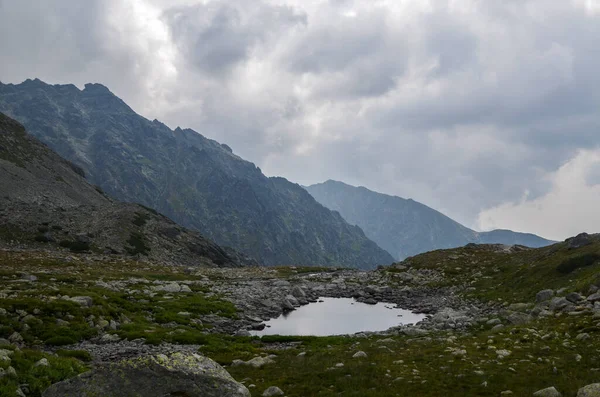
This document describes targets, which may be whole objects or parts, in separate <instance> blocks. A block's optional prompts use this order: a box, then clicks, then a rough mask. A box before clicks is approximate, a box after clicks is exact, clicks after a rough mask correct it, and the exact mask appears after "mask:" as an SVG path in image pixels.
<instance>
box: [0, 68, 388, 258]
mask: <svg viewBox="0 0 600 397" xmlns="http://www.w3.org/2000/svg"><path fill="white" fill-rule="evenodd" d="M0 111H1V112H4V113H6V114H7V115H9V116H10V117H13V118H15V119H17V120H18V121H19V122H21V123H22V124H24V125H25V127H26V128H27V130H28V131H29V132H30V133H31V134H32V135H34V136H35V137H37V138H38V139H39V140H41V141H42V142H44V143H45V144H47V145H48V146H49V147H50V148H52V149H53V150H55V151H56V152H57V153H58V154H60V155H61V156H62V157H64V158H65V159H67V160H69V161H71V162H72V163H74V164H76V166H77V167H78V168H81V169H82V170H83V172H85V174H86V176H87V178H88V180H89V181H90V182H91V183H93V184H96V185H98V186H100V187H101V188H102V190H103V191H104V192H106V194H107V195H108V196H110V197H114V198H116V199H119V200H123V201H128V202H135V203H141V204H143V205H145V206H147V207H150V208H153V209H155V210H157V211H158V212H160V213H162V214H164V215H166V216H167V217H169V218H171V219H173V220H174V221H176V222H177V223H179V224H180V225H182V226H185V227H188V228H191V229H195V230H198V231H199V232H201V233H202V234H203V235H204V236H206V237H208V238H209V239H211V240H213V241H215V242H216V243H217V244H219V245H221V246H227V247H233V248H234V249H236V250H239V251H240V252H242V253H244V254H246V255H249V256H251V257H253V258H256V259H257V260H258V262H259V263H261V264H264V265H292V264H297V265H325V266H328V265H343V266H348V267H356V268H364V269H367V268H373V267H374V266H376V265H380V264H390V263H392V262H393V260H394V258H393V257H392V256H391V255H390V254H389V253H388V252H386V251H385V250H383V249H382V248H380V247H379V246H378V245H377V244H376V243H374V242H373V241H371V240H370V239H369V238H367V237H366V236H365V234H364V233H363V231H362V230H361V228H360V227H358V226H354V225H350V224H348V223H347V222H346V221H345V220H344V219H343V218H342V217H341V216H340V215H339V214H338V213H336V212H333V211H330V210H329V209H327V208H325V207H324V206H322V205H321V204H319V203H318V202H317V201H316V200H315V199H314V198H313V197H312V196H311V195H310V194H308V193H307V192H306V190H304V189H303V188H302V187H301V186H299V185H297V184H294V183H291V182H289V181H287V180H286V179H284V178H268V177H266V176H265V175H263V174H262V172H261V170H260V169H259V168H257V167H256V166H255V165H254V164H252V163H250V162H248V161H245V160H243V159H242V158H240V157H238V156H237V155H235V154H234V153H233V152H232V150H231V149H230V148H229V147H228V146H227V145H222V144H220V143H218V142H216V141H214V140H210V139H207V138H205V137H203V136H202V135H200V134H199V133H197V132H195V131H192V130H189V129H180V128H176V129H175V130H171V129H170V128H168V127H167V126H166V125H164V124H162V123H161V122H159V121H157V120H154V121H150V120H148V119H145V118H144V117H141V116H140V115H138V114H136V113H135V112H134V111H133V110H132V109H131V108H130V107H129V106H127V105H126V104H125V102H123V101H122V100H121V99H119V98H118V97H116V96H115V95H114V94H112V93H111V92H110V91H109V89H108V88H106V87H104V86H102V85H99V84H87V85H86V86H85V89H83V90H80V89H78V88H77V87H75V86H74V85H49V84H46V83H44V82H42V81H40V80H37V79H36V80H27V81H25V82H23V83H22V84H18V85H13V84H2V83H0Z"/></svg>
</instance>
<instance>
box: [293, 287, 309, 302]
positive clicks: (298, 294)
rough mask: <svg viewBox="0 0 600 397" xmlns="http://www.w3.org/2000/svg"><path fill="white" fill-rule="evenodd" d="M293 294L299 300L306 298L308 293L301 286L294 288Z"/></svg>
mask: <svg viewBox="0 0 600 397" xmlns="http://www.w3.org/2000/svg"><path fill="white" fill-rule="evenodd" d="M292 295H293V296H294V297H295V298H296V299H298V301H302V300H306V293H305V292H304V290H303V289H302V288H300V287H299V286H295V287H294V288H292Z"/></svg>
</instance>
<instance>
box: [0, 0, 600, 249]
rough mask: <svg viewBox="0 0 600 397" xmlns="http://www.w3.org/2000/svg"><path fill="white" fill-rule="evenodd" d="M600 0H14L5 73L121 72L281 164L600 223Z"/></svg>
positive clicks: (470, 209)
mask: <svg viewBox="0 0 600 397" xmlns="http://www.w3.org/2000/svg"><path fill="white" fill-rule="evenodd" d="M599 40H600V0H518V1H517V0H505V1H479V0H446V1H444V0H419V1H417V0H404V1H401V0H361V1H359V0H302V1H301V0H227V1H218V0H212V1H209V0H205V1H200V0H175V1H174V0H86V1H80V0H45V1H43V2H40V1H38V0H18V1H17V0H0V49H1V51H0V80H1V81H2V82H12V83H19V82H21V81H23V80H25V79H27V78H34V77H38V78H40V79H42V80H44V81H46V82H49V83H75V84H77V85H78V86H80V87H82V86H83V84H84V83H87V82H100V83H103V84H105V85H107V86H108V87H109V88H110V89H111V90H112V91H113V92H114V93H115V94H117V95H118V96H120V97H121V98H123V99H124V100H125V101H126V102H127V103H129V104H130V105H131V106H132V107H133V108H134V109H135V110H136V111H138V112H140V113H141V114H142V115H144V116H146V117H148V118H150V119H154V118H157V119H160V120H162V121H164V122H166V123H167V124H168V125H170V126H171V127H176V126H182V127H190V128H193V129H195V130H197V131H198V132H200V133H202V134H204V135H206V136H208V137H211V138H214V139H217V140H219V141H221V142H224V143H227V144H228V145H230V146H231V147H232V148H233V150H234V151H235V152H236V153H238V154H240V155H241V156H242V157H244V158H246V159H248V160H251V161H253V162H255V163H256V164H257V165H258V166H260V167H261V168H262V170H263V171H264V172H265V173H266V174H268V175H281V176H285V177H287V178H288V179H290V180H292V181H294V182H298V183H301V184H311V183H316V182H321V181H324V180H326V179H338V180H342V181H345V182H347V183H351V184H357V185H364V186H367V187H369V188H371V189H374V190H377V191H381V192H385V193H389V194H396V195H399V196H402V197H407V198H408V197H410V198H413V199H415V200H418V201H421V202H423V203H425V204H428V205H430V206H432V207H434V208H436V209H439V210H441V211H442V212H444V213H446V214H447V215H449V216H451V217H453V218H455V219H456V220H458V221H460V222H462V223H464V224H466V225H467V226H470V227H475V228H479V229H489V228H493V227H503V228H512V229H515V230H520V231H530V232H535V233H538V234H541V235H543V236H545V237H550V238H555V239H562V238H565V237H567V236H569V235H572V234H575V233H577V232H579V231H588V232H600V226H596V225H600V211H597V210H596V203H597V202H599V199H600V185H599V183H600V112H599V111H598V109H600V75H599V73H598V71H599V70H600V52H599V51H598V41H599Z"/></svg>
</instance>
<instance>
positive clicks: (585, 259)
mask: <svg viewBox="0 0 600 397" xmlns="http://www.w3.org/2000/svg"><path fill="white" fill-rule="evenodd" d="M599 259H600V255H598V254H585V255H580V256H576V257H572V258H569V259H565V260H564V261H563V262H561V264H560V265H558V267H557V268H556V270H558V271H559V272H560V273H563V274H569V273H571V272H572V271H574V270H576V269H579V268H582V267H587V266H591V265H593V264H594V263H596V262H597V261H598V260H599Z"/></svg>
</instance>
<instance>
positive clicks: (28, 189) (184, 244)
mask: <svg viewBox="0 0 600 397" xmlns="http://www.w3.org/2000/svg"><path fill="white" fill-rule="evenodd" d="M0 191H1V192H2V194H0V247H2V246H3V247H5V248H7V247H8V248H10V247H12V248H14V247H21V248H23V247H30V248H31V247H33V248H37V249H48V248H52V249H56V250H70V251H73V252H93V253H96V254H103V255H121V256H123V257H125V258H127V257H129V258H146V259H150V260H157V261H161V262H163V263H165V264H177V265H190V266H239V265H240V261H239V259H240V258H236V255H237V254H235V253H227V252H226V251H224V250H223V249H221V248H220V247H219V246H217V245H216V244H214V243H212V242H211V241H208V240H207V239H205V238H204V237H202V236H201V235H200V234H199V233H197V232H192V231H189V230H186V229H184V228H182V227H180V226H178V225H176V224H175V223H174V222H172V221H171V220H169V219H167V218H166V217H164V216H162V215H159V214H157V213H156V212H155V211H153V210H149V209H147V208H144V207H142V206H139V205H136V204H127V203H121V202H118V201H115V200H112V199H110V198H108V197H107V196H106V195H104V194H103V193H102V191H101V190H100V189H99V188H97V187H95V186H92V185H91V184H89V183H88V182H86V180H85V178H84V171H83V170H82V169H81V168H79V167H77V166H76V165H74V164H72V163H70V162H68V161H66V160H64V159H62V158H61V157H60V156H58V155H57V154H56V153H54V152H53V151H52V150H50V149H49V148H48V147H46V146H45V145H43V144H42V143H40V142H39V141H38V140H37V139H35V138H33V137H30V136H29V135H28V134H27V132H26V131H25V129H24V127H23V126H22V125H20V124H19V123H17V122H16V121H15V120H12V119H10V118H9V117H7V116H5V115H4V114H1V113H0Z"/></svg>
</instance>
